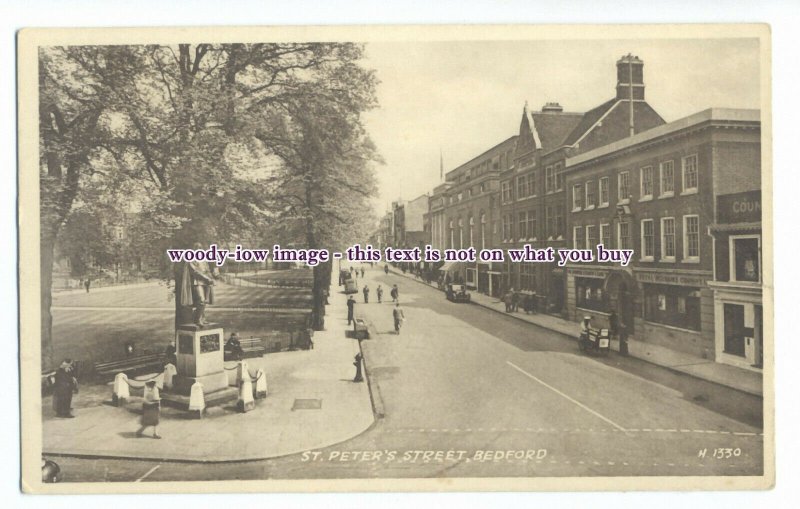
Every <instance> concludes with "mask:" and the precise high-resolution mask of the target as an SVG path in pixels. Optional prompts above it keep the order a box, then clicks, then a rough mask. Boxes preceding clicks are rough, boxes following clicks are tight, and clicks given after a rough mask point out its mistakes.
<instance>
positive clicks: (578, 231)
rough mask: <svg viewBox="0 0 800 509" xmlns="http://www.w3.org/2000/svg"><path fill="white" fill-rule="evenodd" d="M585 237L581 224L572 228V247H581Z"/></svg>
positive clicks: (584, 242)
mask: <svg viewBox="0 0 800 509" xmlns="http://www.w3.org/2000/svg"><path fill="white" fill-rule="evenodd" d="M585 244H586V239H584V238H583V226H575V227H573V228H572V247H573V249H583V246H584V245H585Z"/></svg>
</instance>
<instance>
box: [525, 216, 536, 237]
mask: <svg viewBox="0 0 800 509" xmlns="http://www.w3.org/2000/svg"><path fill="white" fill-rule="evenodd" d="M525 231H526V234H525V236H526V237H527V238H528V240H536V211H535V210H529V211H528V226H527V228H526V229H525Z"/></svg>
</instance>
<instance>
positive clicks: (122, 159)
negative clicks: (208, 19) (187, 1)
mask: <svg viewBox="0 0 800 509" xmlns="http://www.w3.org/2000/svg"><path fill="white" fill-rule="evenodd" d="M17 69H18V94H19V240H20V246H19V278H20V285H19V292H20V293H19V301H20V359H21V363H20V366H21V372H20V383H21V409H22V414H21V416H22V422H21V429H22V436H21V451H22V472H21V479H22V481H21V482H22V489H23V491H25V492H28V493H159V492H261V491H263V492H275V491H283V492H287V491H288V492H322V491H329V492H340V491H543V490H548V491H583V490H608V491H628V490H744V489H747V490H752V489H769V488H771V487H772V486H773V484H774V479H775V471H774V470H775V463H774V457H775V445H774V444H775V436H774V420H773V419H774V387H773V345H774V337H773V280H774V274H773V232H772V168H771V150H772V149H771V140H772V136H771V122H772V117H771V115H772V114H771V97H770V90H771V46H770V29H769V27H768V26H767V25H755V24H750V25H748V24H742V25H646V26H645V25H639V26H637V25H630V26H622V25H618V26H612V25H607V26H600V25H595V26H592V25H583V26H579V25H574V26H567V25H562V26H558V25H551V26H523V25H507V26H499V25H498V26H425V27H422V26H353V27H331V26H328V27H320V26H305V27H302V26H295V27H226V28H221V27H213V28H211V27H209V28H167V27H164V28H141V29H131V28H125V29H123V28H108V29H85V28H74V29H55V28H54V29H47V28H36V29H24V30H22V31H20V32H19V33H18V65H17Z"/></svg>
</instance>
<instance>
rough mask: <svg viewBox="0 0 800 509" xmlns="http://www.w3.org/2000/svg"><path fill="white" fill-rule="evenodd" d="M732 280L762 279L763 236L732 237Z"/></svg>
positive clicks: (749, 280)
mask: <svg viewBox="0 0 800 509" xmlns="http://www.w3.org/2000/svg"><path fill="white" fill-rule="evenodd" d="M730 260H731V281H743V282H751V283H758V282H759V281H761V238H760V237H759V236H746V237H745V236H732V237H731V238H730Z"/></svg>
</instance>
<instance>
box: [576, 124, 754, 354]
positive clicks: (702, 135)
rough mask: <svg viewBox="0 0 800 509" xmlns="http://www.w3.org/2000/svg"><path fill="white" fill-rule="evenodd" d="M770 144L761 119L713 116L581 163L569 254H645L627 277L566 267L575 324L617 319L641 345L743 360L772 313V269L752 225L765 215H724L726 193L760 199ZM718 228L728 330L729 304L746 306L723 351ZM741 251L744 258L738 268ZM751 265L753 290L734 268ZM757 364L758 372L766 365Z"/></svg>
mask: <svg viewBox="0 0 800 509" xmlns="http://www.w3.org/2000/svg"><path fill="white" fill-rule="evenodd" d="M759 143H760V122H759V112H758V111H756V110H725V109H709V110H705V111H702V112H700V113H697V114H694V115H691V116H689V117H686V118H683V119H680V120H677V121H675V122H671V123H669V124H664V125H661V126H659V127H655V128H653V129H650V130H648V131H645V132H642V133H639V134H636V135H634V136H632V137H628V138H624V139H621V140H619V141H616V142H614V143H610V144H608V145H605V146H602V147H599V148H595V149H593V150H590V151H587V152H584V153H582V154H579V155H574V156H572V157H569V158H568V159H567V160H566V173H565V176H566V179H565V180H566V182H565V184H566V185H565V187H566V189H567V196H568V208H567V210H568V214H567V217H568V219H567V244H568V247H571V248H576V249H591V250H592V251H593V252H594V254H595V256H596V254H597V250H596V246H597V244H603V246H604V247H606V248H616V249H632V250H633V251H634V254H633V258H632V261H631V263H630V264H629V265H628V266H627V267H622V266H620V265H619V264H616V265H613V264H609V263H605V264H601V263H580V264H568V265H567V266H566V275H567V278H566V307H565V308H566V311H567V312H568V315H569V317H571V318H573V319H580V317H582V316H583V315H585V314H590V315H593V316H595V317H596V319H598V320H600V321H601V322H602V319H601V317H603V316H608V314H609V313H610V312H611V311H612V310H613V311H615V312H616V314H617V316H618V317H619V318H620V320H621V321H622V322H623V323H624V324H625V325H626V327H627V329H628V332H629V334H630V335H631V336H632V337H634V338H635V339H636V340H639V341H645V342H650V343H653V344H657V345H659V346H664V347H668V348H672V349H675V350H678V351H682V352H684V353H689V354H692V355H695V356H697V357H702V358H714V357H715V355H717V356H718V357H719V355H718V353H719V351H720V348H722V350H723V351H724V350H725V349H728V350H729V351H730V353H731V355H740V354H742V352H743V348H741V347H740V346H739V345H741V343H742V342H743V339H742V338H746V337H751V338H752V337H755V334H751V333H750V332H743V331H744V329H747V328H748V324H750V325H749V328H750V329H752V328H754V326H753V325H752V324H753V323H754V322H755V319H754V318H753V316H754V315H756V313H757V311H755V306H757V305H758V304H760V298H759V297H758V296H756V293H758V294H759V296H760V283H759V282H760V272H759V270H758V268H759V267H760V263H759V260H758V257H757V256H756V255H755V254H754V253H756V252H757V251H758V245H760V236H759V235H758V233H754V232H755V227H754V225H753V224H751V223H752V219H754V216H752V217H751V216H749V215H744V216H742V217H743V219H741V220H740V218H739V217H735V216H731V215H730V214H728V215H725V214H721V210H722V209H720V210H715V199H717V201H716V203H717V207H718V208H719V207H720V206H722V207H723V209H725V210H727V207H728V205H726V204H727V203H728V202H727V201H725V200H726V199H724V198H723V199H722V201H720V200H719V199H718V198H717V195H718V194H725V195H730V194H733V196H734V198H733V200H734V201H733V203H739V201H736V200H743V199H744V198H742V196H743V195H740V194H735V193H741V192H745V191H755V190H757V189H759V187H760V180H759V178H760V148H759V147H760V145H759ZM720 198H722V197H720ZM744 201H747V200H746V199H744ZM750 201H753V200H750ZM749 206H750V205H747V206H745V207H749ZM731 207H733V205H731ZM739 207H740V208H741V207H743V206H741V205H739ZM759 218H760V214H759ZM759 220H760V219H759ZM731 222H732V223H733V224H732V225H731V224H728V223H731ZM712 225H713V227H712ZM709 227H712V229H711V232H712V233H714V234H715V235H716V236H717V239H718V243H719V244H720V247H719V248H717V249H716V252H717V253H716V254H717V280H718V282H717V283H713V284H712V287H714V288H717V289H718V298H717V302H716V306H717V307H718V308H721V311H720V310H718V311H717V323H720V320H723V321H724V320H725V319H726V318H725V316H727V315H726V314H725V312H726V310H728V309H729V308H727V307H726V306H735V305H740V304H742V307H739V308H735V309H734V308H733V307H730V313H728V314H729V315H730V320H729V321H730V323H731V324H732V325H731V327H730V328H729V329H730V333H729V335H730V336H731V337H733V336H736V338H735V339H730V340H726V339H725V338H724V336H720V337H719V338H717V339H716V346H715V332H714V331H715V318H714V307H715V299H714V295H713V292H712V289H711V288H710V287H709V282H710V281H711V280H712V278H713V268H714V265H715V259H714V251H715V249H713V248H712V246H713V238H712V237H711V236H710V235H709V231H710V230H709ZM759 228H760V224H759ZM740 234H741V236H740ZM731 239H733V240H731ZM737 239H742V241H743V242H742V243H741V244H738V243H737V242H736V240H737ZM731 242H732V244H731ZM725 245H729V246H733V247H732V248H731V249H733V251H729V250H726V249H724V246H725ZM754 246H755V247H754ZM739 248H741V252H742V255H741V257H740V258H739V259H738V260H739V261H736V259H735V256H737V255H738V254H737V252H736V249H739ZM730 252H732V253H733V254H734V261H732V262H731V261H730V258H729V255H728V253H730ZM747 260H750V261H749V262H748V261H747ZM737 264H738V265H737ZM739 265H741V271H744V272H742V273H741V274H743V277H744V281H742V282H739V281H738V276H739V274H737V275H736V276H735V277H734V279H733V280H732V279H731V274H732V272H729V270H728V269H726V268H724V267H728V266H730V267H733V269H731V270H732V271H734V272H735V271H736V270H737V269H739V268H740V267H739ZM754 273H757V274H758V276H757V278H758V279H755V278H756V276H755V275H754ZM714 285H716V286H714ZM757 286H758V287H759V288H758V290H756V287H757ZM728 289H730V292H728ZM734 301H735V302H736V304H734V303H733V302H734ZM720 317H722V318H720ZM748 318H750V319H749V320H748ZM734 322H735V323H734ZM759 322H760V321H759ZM737 327H738V328H737ZM726 330H728V329H726ZM726 333H727V332H726ZM743 334H745V335H743ZM746 334H750V336H747V335H746ZM715 352H716V353H715ZM754 352H755V350H754ZM740 356H741V355H740ZM745 357H746V355H745ZM754 357H755V353H753V354H751V355H750V358H749V360H748V362H750V363H751V364H753V363H755V362H752V361H753V359H754Z"/></svg>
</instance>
